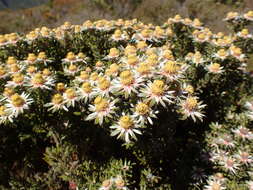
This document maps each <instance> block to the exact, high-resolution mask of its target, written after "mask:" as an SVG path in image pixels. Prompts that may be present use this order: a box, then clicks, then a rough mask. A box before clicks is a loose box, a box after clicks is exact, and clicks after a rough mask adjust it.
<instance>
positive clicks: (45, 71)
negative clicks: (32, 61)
mask: <svg viewBox="0 0 253 190" xmlns="http://www.w3.org/2000/svg"><path fill="white" fill-rule="evenodd" d="M42 74H43V75H44V76H49V75H51V71H50V70H49V69H44V70H43V72H42Z"/></svg>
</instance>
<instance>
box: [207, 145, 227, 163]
mask: <svg viewBox="0 0 253 190" xmlns="http://www.w3.org/2000/svg"><path fill="white" fill-rule="evenodd" d="M227 156H228V152H226V151H224V150H221V149H219V148H217V149H216V150H215V151H213V152H212V154H211V159H210V160H211V161H212V162H221V161H223V160H224V159H225V158H227Z"/></svg>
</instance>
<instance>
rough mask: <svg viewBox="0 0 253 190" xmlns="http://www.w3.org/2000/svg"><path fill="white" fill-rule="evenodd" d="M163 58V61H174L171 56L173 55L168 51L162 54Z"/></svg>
mask: <svg viewBox="0 0 253 190" xmlns="http://www.w3.org/2000/svg"><path fill="white" fill-rule="evenodd" d="M163 57H164V58H165V59H169V60H173V59H174V56H173V54H172V52H171V51H170V50H165V51H164V52H163Z"/></svg>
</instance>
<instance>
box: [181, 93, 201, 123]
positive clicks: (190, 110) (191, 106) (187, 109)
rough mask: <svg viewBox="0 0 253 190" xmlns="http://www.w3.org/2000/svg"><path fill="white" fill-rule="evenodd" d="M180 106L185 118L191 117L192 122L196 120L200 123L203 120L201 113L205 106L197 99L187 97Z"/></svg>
mask: <svg viewBox="0 0 253 190" xmlns="http://www.w3.org/2000/svg"><path fill="white" fill-rule="evenodd" d="M180 106H181V111H182V113H183V114H184V116H185V117H191V118H192V119H193V121H194V122H195V121H196V118H197V119H199V120H201V121H202V120H203V117H204V114H203V113H202V109H203V108H204V107H206V105H205V104H202V102H199V101H198V97H196V96H188V97H187V98H186V99H185V100H181V102H180Z"/></svg>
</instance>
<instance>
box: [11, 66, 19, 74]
mask: <svg viewBox="0 0 253 190" xmlns="http://www.w3.org/2000/svg"><path fill="white" fill-rule="evenodd" d="M19 70H20V68H19V66H18V65H17V64H13V65H11V72H14V73H16V72H18V71H19Z"/></svg>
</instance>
